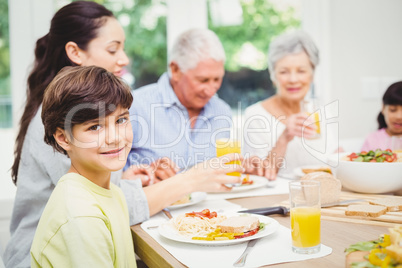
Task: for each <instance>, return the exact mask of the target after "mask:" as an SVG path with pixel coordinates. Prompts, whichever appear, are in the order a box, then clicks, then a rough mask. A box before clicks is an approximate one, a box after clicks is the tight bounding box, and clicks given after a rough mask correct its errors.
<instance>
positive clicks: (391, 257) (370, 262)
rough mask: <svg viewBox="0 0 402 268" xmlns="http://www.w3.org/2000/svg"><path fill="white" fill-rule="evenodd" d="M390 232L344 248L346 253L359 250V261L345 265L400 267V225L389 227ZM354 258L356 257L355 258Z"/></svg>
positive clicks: (401, 250) (401, 248)
mask: <svg viewBox="0 0 402 268" xmlns="http://www.w3.org/2000/svg"><path fill="white" fill-rule="evenodd" d="M389 232H390V234H384V235H382V236H381V237H380V238H379V239H377V240H373V241H366V242H359V243H356V244H353V245H350V246H349V248H347V249H346V250H345V252H347V254H353V253H356V252H361V255H362V256H363V257H362V258H360V260H359V261H354V262H352V263H347V265H346V266H347V267H350V268H361V267H371V268H377V267H379V268H380V267H387V268H392V267H401V266H402V226H400V225H399V226H396V227H394V228H389ZM355 260H356V259H355Z"/></svg>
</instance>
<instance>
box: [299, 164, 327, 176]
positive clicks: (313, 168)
mask: <svg viewBox="0 0 402 268" xmlns="http://www.w3.org/2000/svg"><path fill="white" fill-rule="evenodd" d="M312 172H328V173H329V174H332V169H331V167H329V166H326V165H307V166H301V167H298V168H295V169H294V170H293V174H294V175H295V176H296V177H297V178H298V179H300V178H301V177H303V176H304V175H306V174H309V173H312Z"/></svg>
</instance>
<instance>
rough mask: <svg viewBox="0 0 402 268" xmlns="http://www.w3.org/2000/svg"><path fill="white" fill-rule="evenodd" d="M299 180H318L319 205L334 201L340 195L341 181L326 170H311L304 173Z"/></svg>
mask: <svg viewBox="0 0 402 268" xmlns="http://www.w3.org/2000/svg"><path fill="white" fill-rule="evenodd" d="M301 180H315V181H319V182H320V186H321V191H320V199H321V205H325V204H330V203H335V202H337V201H338V200H339V198H340V195H341V188H342V184H341V181H340V180H338V179H337V178H335V177H334V176H333V175H332V174H329V173H327V172H313V173H309V174H306V175H304V176H303V177H302V178H301Z"/></svg>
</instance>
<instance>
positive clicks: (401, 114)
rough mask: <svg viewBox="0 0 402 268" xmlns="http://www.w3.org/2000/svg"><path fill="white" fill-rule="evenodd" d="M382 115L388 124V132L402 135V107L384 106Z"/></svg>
mask: <svg viewBox="0 0 402 268" xmlns="http://www.w3.org/2000/svg"><path fill="white" fill-rule="evenodd" d="M382 113H383V115H384V118H385V123H387V132H388V133H389V134H391V135H402V105H388V104H387V105H384V107H383V108H382Z"/></svg>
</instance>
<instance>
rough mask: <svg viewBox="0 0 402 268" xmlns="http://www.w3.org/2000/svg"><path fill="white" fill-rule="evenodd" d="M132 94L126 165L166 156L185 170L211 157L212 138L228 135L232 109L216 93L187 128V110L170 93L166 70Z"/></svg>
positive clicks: (213, 145)
mask: <svg viewBox="0 0 402 268" xmlns="http://www.w3.org/2000/svg"><path fill="white" fill-rule="evenodd" d="M133 96H134V101H133V104H132V106H131V108H130V120H131V123H132V127H133V133H134V141H133V147H132V149H131V152H130V154H129V156H128V160H127V164H126V168H127V167H129V166H130V165H139V164H150V163H152V162H154V161H156V160H157V159H159V158H162V157H168V158H170V159H171V160H173V161H174V162H175V163H176V164H177V165H178V167H179V168H181V169H186V168H189V167H191V166H193V165H194V164H196V163H200V162H203V161H205V160H208V159H210V158H213V157H215V156H216V147H215V140H216V139H217V138H228V137H229V136H230V128H231V126H232V112H231V109H230V107H229V105H228V104H226V103H225V102H224V101H223V100H221V99H219V98H218V97H217V96H213V97H212V98H211V99H210V100H209V102H208V103H207V104H206V105H205V106H204V108H203V109H202V110H201V113H200V114H199V116H198V117H197V121H196V122H195V125H194V128H191V121H190V118H189V115H188V112H187V109H186V108H185V107H184V106H183V105H182V104H181V103H180V101H179V99H178V98H177V96H176V94H175V93H174V91H173V88H172V86H171V85H170V81H169V76H168V75H167V73H164V74H163V75H162V76H161V77H160V78H159V80H158V82H157V83H155V84H151V85H147V86H144V87H142V88H139V89H137V90H134V92H133Z"/></svg>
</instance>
